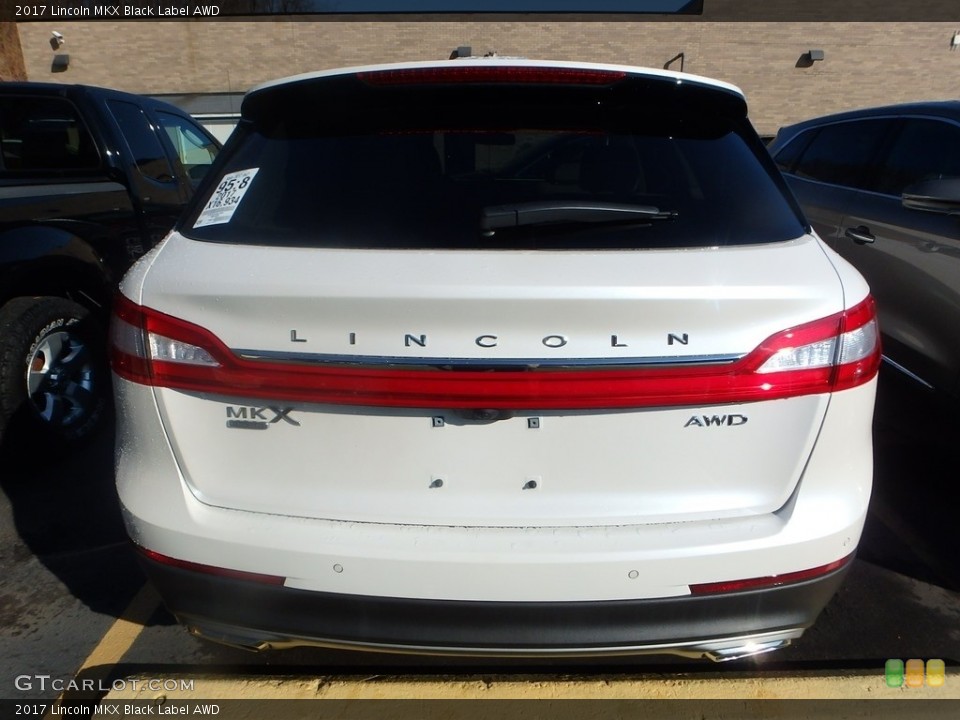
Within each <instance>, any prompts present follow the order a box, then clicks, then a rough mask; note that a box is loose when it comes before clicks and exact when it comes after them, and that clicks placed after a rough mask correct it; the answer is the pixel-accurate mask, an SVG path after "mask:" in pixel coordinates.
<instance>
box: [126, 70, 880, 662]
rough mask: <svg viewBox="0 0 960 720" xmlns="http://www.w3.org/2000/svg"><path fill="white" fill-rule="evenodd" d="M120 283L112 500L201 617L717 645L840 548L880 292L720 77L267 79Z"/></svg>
mask: <svg viewBox="0 0 960 720" xmlns="http://www.w3.org/2000/svg"><path fill="white" fill-rule="evenodd" d="M121 292H122V294H121V296H120V297H119V300H118V302H117V304H116V309H115V318H114V324H113V329H112V344H113V348H112V352H113V361H114V370H115V373H116V387H117V402H118V407H119V411H120V427H119V432H118V460H117V482H118V487H119V492H120V498H121V501H122V504H123V508H124V512H125V517H126V521H127V525H128V528H129V531H130V534H131V536H132V538H133V540H134V541H135V543H136V544H137V545H138V546H139V547H140V548H141V550H142V555H143V558H144V563H145V566H146V568H147V570H148V572H149V574H150V576H151V578H152V579H153V581H154V583H155V584H156V586H157V587H158V588H159V590H160V592H161V594H162V595H163V597H164V599H165V601H166V603H167V605H168V606H169V608H170V609H171V610H172V611H173V612H174V613H175V614H176V615H177V616H178V617H179V618H180V620H181V621H182V622H184V623H185V624H187V625H188V626H190V627H191V628H192V629H193V630H194V631H195V632H197V633H198V634H202V635H204V636H207V637H210V638H213V639H216V640H221V641H224V642H229V643H233V644H238V645H244V646H249V647H259V648H263V647H283V646H289V645H297V644H317V645H327V646H351V647H368V648H369V647H373V648H382V649H396V650H405V651H409V650H413V651H419V652H455V653H481V654H483V653H489V654H507V655H509V654H533V655H538V654H539V655H564V654H593V653H622V652H675V653H682V654H693V655H707V656H709V657H712V658H714V659H725V658H730V657H738V656H741V655H744V654H751V653H755V652H761V651H764V650H768V649H774V648H776V647H780V646H782V645H784V644H786V643H787V642H789V641H790V640H791V639H792V638H795V637H797V636H799V635H800V634H801V633H802V632H803V630H804V629H805V628H806V627H808V626H809V625H810V624H811V623H812V622H813V621H814V619H815V618H816V616H817V614H818V613H819V612H820V610H821V609H822V608H823V606H824V605H825V604H826V602H827V601H828V600H829V598H830V597H831V595H832V594H833V592H834V591H835V590H836V588H837V587H838V585H839V583H840V581H841V578H842V576H843V574H844V571H845V569H846V564H847V562H848V560H849V559H850V557H851V556H852V553H853V552H854V550H855V548H856V544H857V541H858V539H859V536H860V531H861V527H862V524H863V521H864V517H865V514H866V508H867V501H868V498H869V494H870V483H871V474H872V462H871V438H870V424H871V417H872V410H873V400H874V391H875V378H876V372H877V365H878V361H879V344H878V340H877V329H876V322H875V319H874V309H873V303H872V300H871V299H870V297H869V295H868V289H867V287H866V285H865V283H864V281H863V280H862V278H861V277H860V276H859V275H858V274H857V273H856V272H855V271H854V270H853V269H851V268H850V267H849V266H848V265H847V264H846V263H845V262H844V261H843V260H841V259H840V258H839V257H837V256H836V255H835V254H833V253H832V252H831V251H830V250H829V249H827V248H826V247H825V246H824V245H823V243H822V242H821V241H820V240H819V239H818V238H817V237H816V236H815V235H814V234H813V233H812V232H811V230H810V229H809V227H808V226H807V225H806V221H805V220H804V219H803V216H802V214H801V212H800V211H799V210H798V208H797V207H796V204H795V203H794V201H793V200H792V198H791V196H790V194H789V192H788V191H787V190H786V189H785V186H784V184H783V181H782V180H781V178H780V176H779V174H778V172H777V171H776V169H775V168H774V166H773V165H772V163H771V161H770V159H769V157H768V156H767V154H766V152H765V150H764V148H763V146H762V144H761V143H760V142H759V140H758V139H757V136H756V134H755V132H754V131H753V129H752V128H751V126H750V124H749V122H748V120H747V118H746V105H745V102H744V99H743V97H742V95H741V94H740V92H739V91H738V90H737V89H736V88H734V87H732V86H729V85H726V84H723V83H718V82H714V81H710V80H706V79H704V78H699V77H695V76H688V75H678V74H673V73H668V72H661V71H653V70H644V69H639V68H629V67H619V66H599V65H586V64H573V63H559V62H553V63H540V62H531V61H521V60H499V59H494V60H489V59H487V60H465V61H457V62H446V63H414V64H403V65H392V66H377V67H368V68H360V69H347V70H340V71H334V72H325V73H319V74H313V75H306V76H299V77H294V78H290V79H287V80H283V81H279V82H276V83H271V84H268V85H264V86H262V87H259V88H256V89H254V90H252V91H251V92H250V93H249V94H248V95H247V97H246V99H245V101H244V104H243V119H242V121H241V123H240V125H239V127H238V129H237V131H236V133H235V135H234V136H233V138H232V139H231V141H230V142H229V144H228V145H227V147H226V148H225V149H224V152H223V153H222V154H221V156H220V158H219V159H218V161H217V165H216V166H215V168H214V169H213V170H212V171H211V175H210V178H209V179H208V181H207V184H206V186H205V189H201V191H200V192H199V193H198V195H197V200H196V202H195V203H194V205H193V207H192V209H191V210H189V211H188V212H187V214H186V216H185V217H184V219H183V220H182V221H181V223H180V225H179V227H178V228H177V229H176V230H175V231H174V232H173V233H172V234H171V235H170V236H169V237H168V238H167V240H166V241H165V242H164V243H163V245H162V246H161V247H160V248H158V249H157V250H156V251H155V252H153V253H151V254H150V255H149V256H148V257H147V258H145V259H144V260H143V261H141V262H140V263H139V264H138V265H137V266H136V268H135V269H134V270H133V271H132V272H131V273H130V274H129V275H128V276H127V278H126V279H125V280H124V282H123V285H122V288H121Z"/></svg>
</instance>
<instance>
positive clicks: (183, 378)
mask: <svg viewBox="0 0 960 720" xmlns="http://www.w3.org/2000/svg"><path fill="white" fill-rule="evenodd" d="M111 357H112V361H113V368H114V371H115V372H116V373H117V375H119V376H120V377H122V378H125V379H126V380H130V381H132V382H136V383H141V384H143V385H151V386H155V387H166V388H173V389H178V390H185V391H191V392H199V393H207V394H213V395H232V396H241V397H249V398H264V399H270V400H292V401H296V402H305V403H321V404H333V405H363V406H379V407H406V408H497V409H504V410H509V409H516V410H554V409H556V410H563V409H603V408H629V407H636V408H639V407H658V406H659V407H664V406H684V405H721V404H730V403H743V402H752V401H758V400H773V399H779V398H785V397H794V396H799V395H813V394H821V393H827V392H833V391H837V390H845V389H848V388H852V387H855V386H857V385H861V384H863V383H866V382H868V381H869V380H871V379H872V378H873V377H874V376H875V375H876V374H877V370H878V368H879V365H880V340H879V334H878V331H877V324H876V311H875V308H874V303H873V300H872V298H870V297H867V298H866V299H865V300H864V301H863V302H861V303H860V304H858V305H857V306H855V307H853V308H851V309H849V310H846V311H844V312H840V313H837V314H835V315H831V316H829V317H826V318H823V319H820V320H816V321H814V322H811V323H807V324H804V325H801V326H798V327H795V328H790V329H788V330H784V331H783V332H779V333H777V334H775V335H773V336H771V337H770V338H768V339H767V340H765V341H764V342H762V343H761V344H760V345H759V346H758V347H757V348H756V349H755V350H753V351H752V352H750V353H748V354H747V355H745V356H744V357H742V358H740V359H739V360H737V361H735V362H729V363H719V364H718V363H714V364H699V365H691V364H681V365H672V366H655V367H650V366H646V367H629V368H624V367H619V368H616V367H614V368H585V369H583V368H576V369H572V368H550V367H539V368H536V369H533V368H530V369H525V370H517V369H504V370H493V371H491V370H486V369H484V370H479V369H453V370H448V369H440V368H422V367H417V368H407V367H397V366H393V365H385V364H375V363H372V362H366V361H365V360H364V358H362V357H360V358H357V362H356V363H355V364H354V363H349V364H344V363H299V362H278V361H273V360H252V359H248V358H242V357H239V356H238V355H236V354H235V353H233V352H232V351H231V350H230V349H229V348H228V347H227V346H226V345H224V343H223V342H221V341H220V340H219V339H218V338H217V337H216V336H214V335H213V334H212V333H211V332H209V331H208V330H205V329H204V328H201V327H199V326H197V325H194V324H192V323H188V322H186V321H184V320H180V319H178V318H175V317H171V316H170V315H166V314H164V313H161V312H158V311H156V310H152V309H150V308H145V307H141V306H139V305H136V304H135V303H133V302H131V301H130V300H128V299H126V298H125V297H123V296H118V299H117V302H116V304H115V307H114V320H113V326H112V328H111ZM425 362H429V361H425Z"/></svg>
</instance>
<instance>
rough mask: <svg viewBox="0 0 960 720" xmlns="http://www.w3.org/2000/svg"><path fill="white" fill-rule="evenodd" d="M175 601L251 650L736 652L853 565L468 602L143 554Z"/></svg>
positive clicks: (767, 646)
mask: <svg viewBox="0 0 960 720" xmlns="http://www.w3.org/2000/svg"><path fill="white" fill-rule="evenodd" d="M141 560H142V562H143V564H144V566H145V569H146V571H147V574H148V576H149V577H150V578H151V580H152V581H153V583H154V585H155V586H156V587H157V589H158V591H159V592H160V595H161V597H162V598H163V599H164V602H165V603H166V605H167V607H168V608H169V610H170V611H171V612H172V613H173V614H174V615H176V616H177V618H178V619H179V620H180V622H182V623H183V624H185V625H187V626H188V627H190V628H191V629H192V630H193V632H194V633H195V634H197V635H201V636H203V637H206V638H209V639H211V640H216V641H219V642H223V643H227V644H231V645H235V646H241V647H246V648H249V649H267V648H287V647H294V646H301V645H306V646H311V645H313V646H323V647H335V648H351V649H366V650H376V651H390V652H404V653H417V654H455V655H486V656H517V657H523V656H530V657H548V656H570V657H572V656H590V655H627V654H647V653H670V654H678V655H683V656H688V657H689V656H696V657H699V656H707V657H711V658H712V659H715V660H723V659H734V658H736V657H743V656H744V655H752V654H757V653H759V652H767V651H770V650H773V649H776V648H778V647H781V646H783V645H784V644H786V643H788V642H789V641H790V640H792V639H794V638H797V637H799V636H800V635H801V634H802V633H803V631H804V629H806V628H807V627H809V626H810V625H812V624H813V622H814V620H816V617H817V615H818V614H819V613H820V611H821V610H822V609H823V607H824V606H825V605H826V604H827V602H828V601H829V600H830V598H831V597H832V596H833V594H834V592H836V590H837V589H838V588H839V586H840V584H841V582H842V580H843V577H844V575H845V574H846V572H847V570H848V568H849V564H847V565H845V566H844V567H842V568H840V569H838V570H836V571H834V572H831V573H828V574H826V575H822V576H819V577H817V578H814V579H810V580H805V581H802V582H796V583H793V584H789V585H782V586H777V587H768V588H761V589H751V590H745V591H739V592H731V593H722V594H717V595H704V596H695V595H687V596H682V597H670V598H655V599H642V600H613V601H597V602H487V601H483V602H468V601H451V600H433V599H416V598H385V597H372V596H360V595H343V594H336V593H326V592H315V591H309V590H301V589H296V588H288V587H282V586H271V585H264V584H261V583H256V582H250V581H246V580H240V579H236V578H230V577H218V576H212V575H207V574H202V573H197V572H192V571H190V570H187V569H183V568H179V567H171V566H167V565H161V564H159V563H156V562H153V561H151V560H150V559H149V558H141Z"/></svg>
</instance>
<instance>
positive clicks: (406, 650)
mask: <svg viewBox="0 0 960 720" xmlns="http://www.w3.org/2000/svg"><path fill="white" fill-rule="evenodd" d="M187 626H188V629H189V631H190V633H191V634H192V635H195V636H198V637H203V638H206V639H208V640H212V641H214V642H219V643H221V644H224V645H230V646H233V647H240V648H245V649H251V648H253V649H255V650H284V649H289V648H294V647H322V648H330V649H334V650H364V651H370V652H389V653H395V654H401V655H410V654H413V655H438V656H446V657H455V656H464V657H510V658H549V657H554V658H557V657H563V658H575V657H616V656H620V655H660V654H670V655H679V656H681V657H687V658H701V657H706V658H709V659H710V660H713V661H714V662H723V661H724V660H727V659H730V660H733V659H737V658H742V657H748V656H750V655H756V654H760V653H765V652H769V651H771V650H775V649H778V647H785V646H786V645H789V644H790V642H791V641H792V640H796V639H797V638H799V637H800V636H801V635H803V633H804V630H805V628H802V627H795V628H788V629H786V630H776V631H773V632H766V633H758V634H755V635H741V636H735V637H727V638H711V639H708V640H694V641H688V642H681V643H657V644H650V645H629V646H613V647H587V648H577V647H573V648H562V647H558V648H475V647H436V646H432V645H390V644H386V643H367V642H360V641H356V642H353V641H345V640H329V639H325V638H291V637H280V636H276V635H273V634H271V633H266V634H264V635H263V636H261V637H257V635H256V630H247V629H236V630H234V629H233V628H229V627H225V626H222V625H219V624H217V623H210V624H206V623H203V622H202V621H200V622H194V621H191V620H190V619H187ZM781 643H782V645H781Z"/></svg>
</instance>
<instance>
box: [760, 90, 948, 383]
mask: <svg viewBox="0 0 960 720" xmlns="http://www.w3.org/2000/svg"><path fill="white" fill-rule="evenodd" d="M770 152H771V154H772V155H773V156H774V159H775V160H776V162H777V164H778V165H779V166H780V169H781V170H782V171H783V173H784V174H785V176H786V178H787V182H788V183H789V185H790V187H791V188H792V189H793V192H794V193H795V194H796V196H797V199H798V200H799V201H800V204H801V205H802V206H803V209H804V210H805V212H806V214H807V217H808V218H809V220H810V222H811V223H812V225H813V227H814V228H815V229H816V231H817V232H818V233H819V234H820V236H821V237H822V238H823V239H824V240H825V241H826V242H827V243H829V244H830V245H831V246H832V247H833V248H834V249H835V250H837V252H839V253H840V254H841V255H843V256H844V257H845V258H846V259H847V260H849V261H850V262H851V263H853V264H854V265H855V266H856V267H857V269H859V270H860V272H861V273H863V275H864V277H865V278H866V279H867V281H868V282H869V284H870V288H871V291H872V293H873V295H874V297H875V298H876V301H877V309H878V312H879V316H880V327H881V330H882V332H883V339H884V357H885V359H886V360H887V361H888V362H889V363H890V364H891V365H893V366H894V367H896V368H897V369H899V370H901V371H903V372H905V373H907V374H908V375H909V376H911V377H913V378H914V379H915V380H919V381H920V382H922V383H923V384H924V385H926V386H927V387H930V388H933V389H935V390H936V391H938V393H941V394H943V395H945V396H947V397H950V398H953V399H958V398H960V102H956V101H954V102H929V103H917V104H910V105H898V106H892V107H881V108H873V109H866V110H858V111H854V112H847V113H843V114H839V115H831V116H828V117H822V118H817V119H814V120H808V121H806V122H803V123H799V124H797V125H793V126H790V127H786V128H783V129H782V130H780V132H779V134H778V135H777V137H776V139H775V140H774V141H773V143H772V144H771V145H770Z"/></svg>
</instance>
